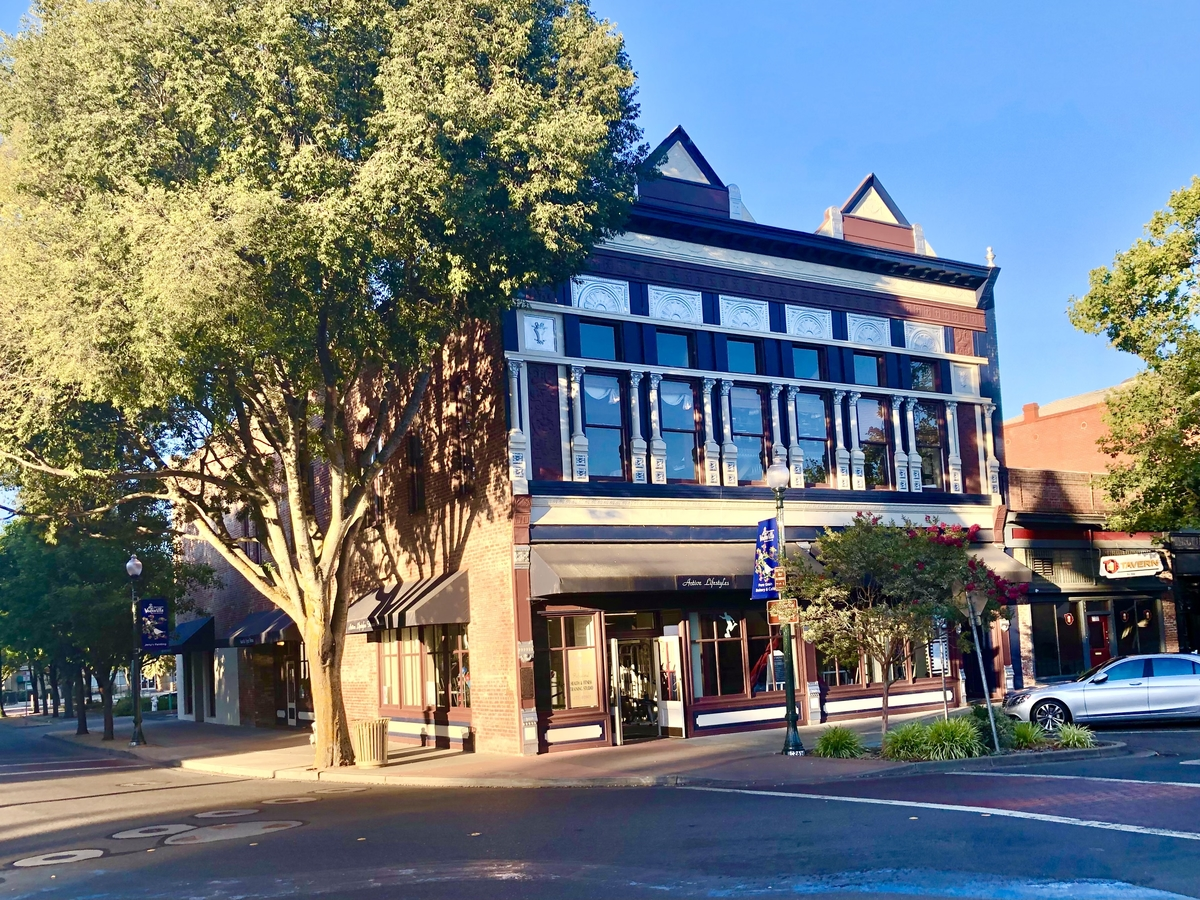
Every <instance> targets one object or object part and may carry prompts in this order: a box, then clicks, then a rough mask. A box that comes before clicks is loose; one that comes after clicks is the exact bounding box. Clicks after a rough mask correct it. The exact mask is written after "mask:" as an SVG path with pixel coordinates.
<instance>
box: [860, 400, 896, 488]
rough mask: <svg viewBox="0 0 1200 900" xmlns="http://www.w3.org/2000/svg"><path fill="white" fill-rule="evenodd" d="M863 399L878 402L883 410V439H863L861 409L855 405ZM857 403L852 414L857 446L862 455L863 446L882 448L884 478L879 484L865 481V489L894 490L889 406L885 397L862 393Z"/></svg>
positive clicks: (864, 450)
mask: <svg viewBox="0 0 1200 900" xmlns="http://www.w3.org/2000/svg"><path fill="white" fill-rule="evenodd" d="M863 401H867V402H870V403H878V404H879V407H880V409H881V410H882V411H883V416H882V420H883V440H880V441H875V440H871V441H869V440H865V439H864V438H863V417H862V409H861V408H860V407H858V405H857V403H862V402H863ZM857 403H856V404H855V410H854V414H855V419H856V421H857V423H858V446H859V449H860V450H862V451H863V453H864V455H865V454H866V449H865V448H866V447H867V446H871V447H882V448H883V460H884V464H883V476H884V480H883V482H882V483H880V484H871V483H869V482H868V483H867V485H866V488H867V490H868V491H890V490H894V488H895V485H894V484H893V479H894V473H893V472H892V462H893V459H894V457H893V456H892V454H891V448H892V447H893V446H894V444H893V440H894V435H893V429H892V417H891V416H890V415H888V409H889V407H888V403H887V400H886V398H883V397H875V396H867V395H866V394H862V395H860V396H859V398H858V401H857ZM863 468H864V473H863V474H864V476H865V474H866V471H865V470H866V466H865V465H864V467H863Z"/></svg>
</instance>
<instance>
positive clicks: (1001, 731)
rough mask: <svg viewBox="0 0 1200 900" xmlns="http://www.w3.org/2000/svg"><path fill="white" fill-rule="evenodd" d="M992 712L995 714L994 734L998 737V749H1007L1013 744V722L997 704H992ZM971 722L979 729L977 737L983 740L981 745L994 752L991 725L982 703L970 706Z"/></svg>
mask: <svg viewBox="0 0 1200 900" xmlns="http://www.w3.org/2000/svg"><path fill="white" fill-rule="evenodd" d="M992 712H993V714H994V715H995V716H996V735H997V737H999V738H1000V749H1001V750H1009V749H1011V748H1012V747H1013V746H1014V738H1013V726H1014V724H1015V723H1014V722H1013V720H1012V719H1010V718H1009V717H1008V716H1007V715H1005V713H1004V710H1003V709H1001V708H1000V707H999V706H993V707H992ZM971 722H972V723H973V724H974V725H975V727H976V728H977V729H978V730H979V739H980V740H981V741H982V742H983V746H984V747H986V748H987V749H988V751H989V752H994V751H995V750H996V748H995V747H993V746H992V743H993V742H992V726H991V723H989V722H988V713H987V707H986V706H984V705H983V704H982V703H975V704H972V706H971Z"/></svg>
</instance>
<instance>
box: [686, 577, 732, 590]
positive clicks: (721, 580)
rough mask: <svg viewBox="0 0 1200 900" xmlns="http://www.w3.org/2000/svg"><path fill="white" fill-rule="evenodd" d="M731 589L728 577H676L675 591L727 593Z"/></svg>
mask: <svg viewBox="0 0 1200 900" xmlns="http://www.w3.org/2000/svg"><path fill="white" fill-rule="evenodd" d="M732 587H733V578H732V576H729V575H676V576H675V590H677V591H722V590H724V591H727V590H729V589H730V588H732Z"/></svg>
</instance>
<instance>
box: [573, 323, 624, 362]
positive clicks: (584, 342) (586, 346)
mask: <svg viewBox="0 0 1200 900" xmlns="http://www.w3.org/2000/svg"><path fill="white" fill-rule="evenodd" d="M579 355H580V356H582V357H585V358H587V359H611V360H615V359H616V358H617V329H616V326H614V325H601V324H598V323H595V322H580V323H579Z"/></svg>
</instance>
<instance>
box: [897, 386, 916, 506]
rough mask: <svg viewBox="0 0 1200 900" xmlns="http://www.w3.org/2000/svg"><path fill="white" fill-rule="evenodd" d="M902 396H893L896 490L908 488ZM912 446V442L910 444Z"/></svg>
mask: <svg viewBox="0 0 1200 900" xmlns="http://www.w3.org/2000/svg"><path fill="white" fill-rule="evenodd" d="M903 402H904V400H903V398H901V397H896V396H893V397H892V438H893V439H894V440H895V442H896V449H895V451H894V452H895V455H896V463H895V465H896V490H898V491H907V490H908V454H907V453H905V452H904V418H903V415H902V414H901V412H900V404H901V403H903ZM909 446H910V447H911V446H912V445H911V444H910V445H909Z"/></svg>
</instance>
